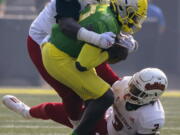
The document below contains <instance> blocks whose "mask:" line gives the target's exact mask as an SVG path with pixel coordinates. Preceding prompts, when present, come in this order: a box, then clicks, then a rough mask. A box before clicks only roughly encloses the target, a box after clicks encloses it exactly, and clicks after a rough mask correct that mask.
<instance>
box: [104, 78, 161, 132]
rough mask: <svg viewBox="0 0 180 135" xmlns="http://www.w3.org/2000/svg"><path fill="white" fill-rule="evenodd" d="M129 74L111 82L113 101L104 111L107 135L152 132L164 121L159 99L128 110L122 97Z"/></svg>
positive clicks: (126, 86)
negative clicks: (111, 105)
mask: <svg viewBox="0 0 180 135" xmlns="http://www.w3.org/2000/svg"><path fill="white" fill-rule="evenodd" d="M130 79H131V76H129V77H124V78H123V79H122V80H120V81H117V82H115V84H113V91H114V93H115V103H114V105H113V107H112V108H110V109H109V110H108V111H107V112H106V118H107V128H108V134H109V135H135V134H136V133H140V134H152V133H155V132H156V131H158V130H159V129H160V128H161V127H162V126H163V125H164V122H165V114H164V109H163V107H162V105H161V102H160V101H157V102H155V103H154V104H149V105H145V106H142V107H140V108H138V109H136V110H132V111H128V110H127V109H126V107H125V104H126V103H125V101H124V98H123V95H124V92H125V91H126V90H127V88H128V83H129V81H130Z"/></svg>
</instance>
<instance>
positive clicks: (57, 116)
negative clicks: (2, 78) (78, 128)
mask: <svg viewBox="0 0 180 135" xmlns="http://www.w3.org/2000/svg"><path fill="white" fill-rule="evenodd" d="M2 102H3V104H4V105H5V106H6V107H7V108H8V109H10V110H12V111H14V112H16V113H18V114H20V115H21V116H22V117H24V118H25V119H30V118H36V119H43V120H48V119H51V120H53V121H55V122H58V123H61V124H62V125H65V126H68V127H70V128H72V124H71V123H70V121H69V118H68V116H67V113H66V112H65V110H64V106H63V104H62V103H42V104H39V105H36V106H33V107H29V106H28V105H26V104H25V103H23V102H22V101H21V100H19V99H18V98H17V97H15V96H12V95H6V96H4V97H3V98H2Z"/></svg>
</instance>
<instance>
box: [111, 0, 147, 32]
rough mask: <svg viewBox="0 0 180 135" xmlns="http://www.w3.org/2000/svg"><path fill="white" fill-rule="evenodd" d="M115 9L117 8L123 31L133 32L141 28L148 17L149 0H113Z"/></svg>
mask: <svg viewBox="0 0 180 135" xmlns="http://www.w3.org/2000/svg"><path fill="white" fill-rule="evenodd" d="M111 3H112V4H113V7H114V10H117V11H116V12H117V13H118V20H119V22H120V23H121V24H122V31H123V32H126V33H129V34H133V33H135V32H137V31H138V30H140V29H141V27H142V26H141V25H142V23H143V22H144V21H145V19H146V14H147V5H148V4H147V0H111Z"/></svg>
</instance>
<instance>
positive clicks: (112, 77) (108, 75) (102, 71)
mask: <svg viewBox="0 0 180 135" xmlns="http://www.w3.org/2000/svg"><path fill="white" fill-rule="evenodd" d="M96 72H97V74H98V76H100V77H101V78H102V79H103V80H104V81H106V82H107V83H109V84H110V85H113V83H114V82H115V81H117V80H119V79H120V78H119V77H118V75H117V74H116V73H115V72H113V70H112V68H111V67H110V66H109V64H107V63H106V62H105V63H103V64H101V65H99V66H98V67H96Z"/></svg>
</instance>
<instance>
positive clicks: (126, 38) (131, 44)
mask: <svg viewBox="0 0 180 135" xmlns="http://www.w3.org/2000/svg"><path fill="white" fill-rule="evenodd" d="M118 40H119V41H118V42H119V44H120V45H121V46H123V47H125V48H127V49H128V51H129V53H131V52H134V51H136V50H137V49H138V47H139V44H138V42H137V41H136V40H135V39H134V38H133V36H132V35H130V34H123V33H120V35H119V38H118Z"/></svg>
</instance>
